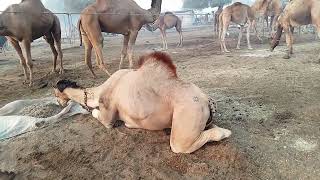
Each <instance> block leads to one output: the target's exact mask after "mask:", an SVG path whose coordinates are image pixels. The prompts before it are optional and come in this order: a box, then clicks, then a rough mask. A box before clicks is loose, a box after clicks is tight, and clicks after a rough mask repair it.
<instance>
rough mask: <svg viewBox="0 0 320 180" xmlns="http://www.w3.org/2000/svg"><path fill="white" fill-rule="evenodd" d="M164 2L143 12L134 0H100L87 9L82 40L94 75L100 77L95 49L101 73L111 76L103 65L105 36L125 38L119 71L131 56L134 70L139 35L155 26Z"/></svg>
mask: <svg viewBox="0 0 320 180" xmlns="http://www.w3.org/2000/svg"><path fill="white" fill-rule="evenodd" d="M161 4H162V0H152V3H151V9H149V10H145V9H142V8H141V7H140V6H138V4H137V3H136V2H135V1H133V0H96V2H95V3H93V4H91V5H89V6H88V7H86V8H85V9H84V10H83V11H82V12H81V16H80V19H79V22H78V26H79V31H80V32H81V36H80V40H81V42H82V39H83V41H84V46H85V62H86V64H87V65H88V67H89V69H90V71H91V73H92V75H93V76H94V77H96V75H95V73H94V72H93V69H92V63H91V52H92V48H94V50H95V53H96V61H97V64H98V66H99V68H100V69H102V70H103V71H105V72H106V73H107V74H108V75H109V76H110V75H111V74H110V73H109V71H108V70H107V68H106V67H105V65H104V62H103V55H102V48H103V36H102V33H101V32H107V33H116V34H122V35H123V36H124V39H123V47H122V53H121V60H120V64H119V69H121V66H122V63H123V59H125V58H126V57H127V55H128V59H129V63H130V68H132V67H133V47H134V44H135V42H136V38H137V36H138V32H139V30H140V29H141V27H142V26H143V25H144V24H147V23H153V22H154V21H155V20H157V19H158V17H159V15H160V12H161Z"/></svg>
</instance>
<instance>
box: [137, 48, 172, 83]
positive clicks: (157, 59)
mask: <svg viewBox="0 0 320 180" xmlns="http://www.w3.org/2000/svg"><path fill="white" fill-rule="evenodd" d="M146 64H156V65H159V66H163V67H165V68H166V69H167V70H169V71H170V72H171V73H172V74H173V76H174V77H177V71H176V66H175V65H174V64H173V62H172V59H171V57H170V56H169V55H168V54H167V53H164V52H159V51H155V52H153V53H150V54H147V55H145V56H142V57H140V59H139V63H138V65H139V68H141V67H143V66H144V65H146Z"/></svg>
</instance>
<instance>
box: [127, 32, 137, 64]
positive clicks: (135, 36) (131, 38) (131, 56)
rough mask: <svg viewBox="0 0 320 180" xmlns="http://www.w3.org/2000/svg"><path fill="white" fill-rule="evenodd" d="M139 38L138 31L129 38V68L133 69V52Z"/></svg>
mask: <svg viewBox="0 0 320 180" xmlns="http://www.w3.org/2000/svg"><path fill="white" fill-rule="evenodd" d="M137 36H138V31H132V32H131V33H130V37H129V45H128V57H129V68H130V69H132V68H133V50H134V45H135V43H136V39H137Z"/></svg>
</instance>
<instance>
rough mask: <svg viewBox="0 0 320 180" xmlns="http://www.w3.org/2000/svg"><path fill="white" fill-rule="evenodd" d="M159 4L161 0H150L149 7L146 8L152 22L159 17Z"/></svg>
mask: <svg viewBox="0 0 320 180" xmlns="http://www.w3.org/2000/svg"><path fill="white" fill-rule="evenodd" d="M161 5H162V0H152V2H151V9H149V10H148V11H149V12H150V13H151V16H152V22H154V21H156V20H157V19H158V18H159V16H160V13H161Z"/></svg>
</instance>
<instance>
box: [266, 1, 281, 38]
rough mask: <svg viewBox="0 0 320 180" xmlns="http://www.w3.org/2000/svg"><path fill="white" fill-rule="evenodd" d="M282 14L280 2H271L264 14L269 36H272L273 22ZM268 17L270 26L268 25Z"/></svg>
mask: <svg viewBox="0 0 320 180" xmlns="http://www.w3.org/2000/svg"><path fill="white" fill-rule="evenodd" d="M281 12H282V6H281V2H280V0H271V1H270V2H269V5H268V7H267V10H266V12H265V13H264V17H265V20H266V22H267V28H268V31H269V34H270V35H271V34H273V30H274V29H275V22H276V20H277V19H278V17H279V16H280V14H281ZM269 17H270V24H269Z"/></svg>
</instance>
